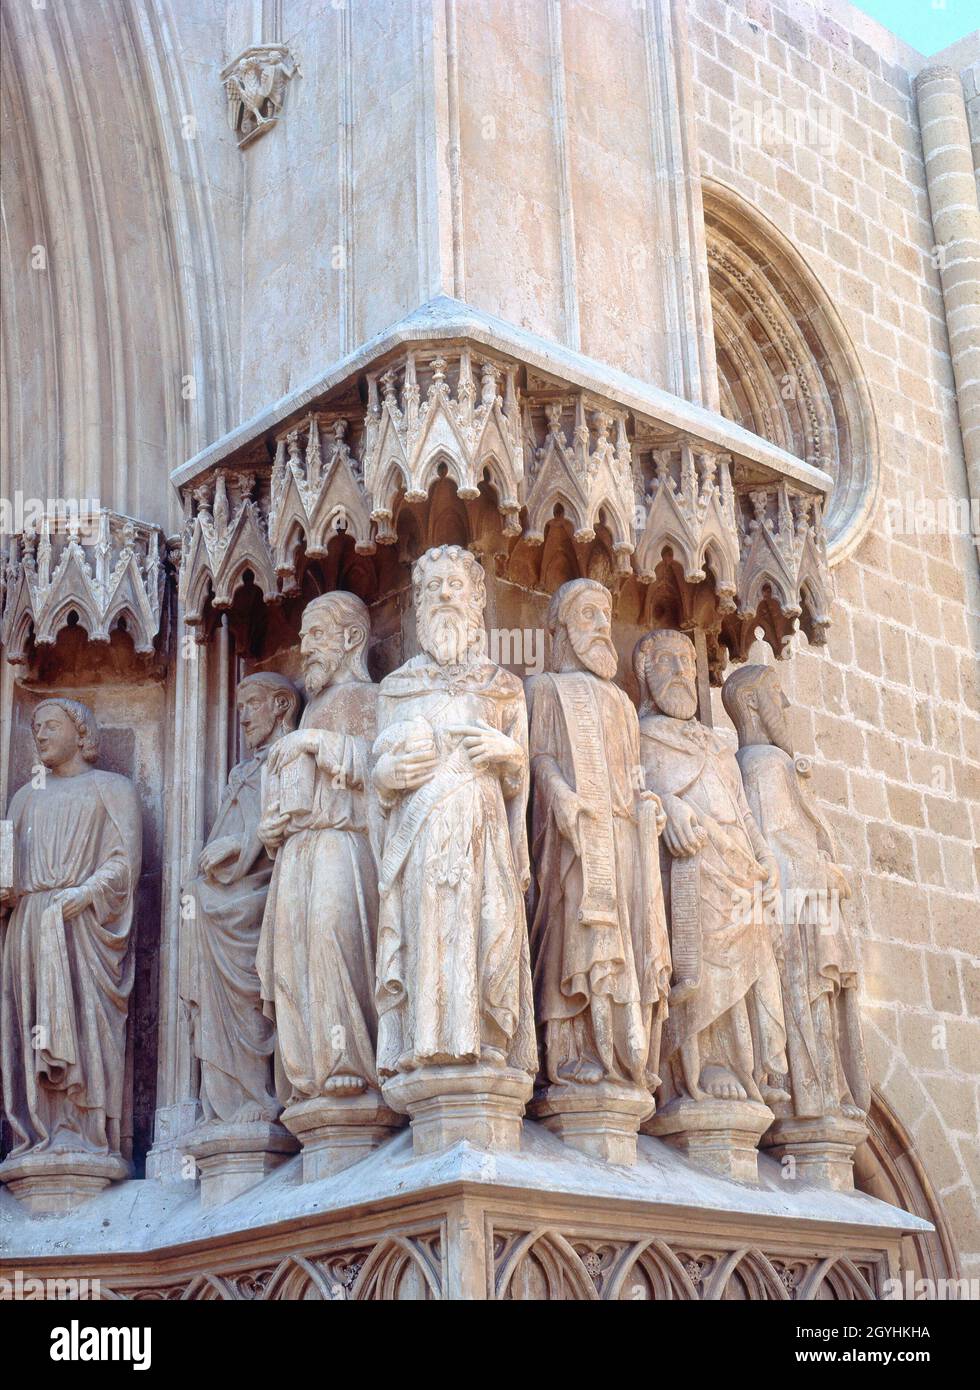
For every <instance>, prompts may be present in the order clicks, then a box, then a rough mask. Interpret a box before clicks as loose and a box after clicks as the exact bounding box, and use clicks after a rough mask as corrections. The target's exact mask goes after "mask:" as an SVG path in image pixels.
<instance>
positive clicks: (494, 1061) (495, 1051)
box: [480, 1043, 507, 1067]
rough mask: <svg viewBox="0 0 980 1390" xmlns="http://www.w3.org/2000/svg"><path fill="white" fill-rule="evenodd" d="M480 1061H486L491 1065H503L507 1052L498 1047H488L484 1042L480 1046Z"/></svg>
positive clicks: (505, 1061) (504, 1064)
mask: <svg viewBox="0 0 980 1390" xmlns="http://www.w3.org/2000/svg"><path fill="white" fill-rule="evenodd" d="M480 1061H481V1062H486V1063H487V1064H488V1065H489V1066H491V1067H505V1066H506V1065H507V1054H506V1053H505V1052H504V1051H503V1050H502V1049H501V1048H499V1047H488V1046H487V1044H486V1043H484V1044H483V1046H482V1047H481V1048H480Z"/></svg>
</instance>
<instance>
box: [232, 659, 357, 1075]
mask: <svg viewBox="0 0 980 1390" xmlns="http://www.w3.org/2000/svg"><path fill="white" fill-rule="evenodd" d="M377 694H378V687H377V686H376V685H373V684H371V683H370V682H368V681H350V682H347V683H345V684H341V685H335V686H329V687H328V688H327V689H326V690H324V691H322V692H321V693H320V694H318V695H317V696H316V697H315V698H314V699H313V700H312V701H311V702H310V704H309V705H307V707H306V709H305V710H304V712H303V718H302V720H301V723H300V728H301V729H316V730H318V731H319V733H320V748H319V751H318V753H317V755H316V756H315V757H313V756H312V755H310V754H302V755H301V756H300V757H299V758H298V759H296V760H295V761H294V762H293V763H291V764H289V765H288V766H287V767H286V768H284V769H283V770H282V772H281V773H280V774H278V775H277V776H276V777H269V778H268V779H267V786H266V790H265V792H264V797H263V810H264V813H268V812H269V810H270V807H271V806H272V805H273V804H274V803H277V804H279V805H281V807H282V809H283V810H284V811H287V810H288V812H289V822H288V825H287V827H286V838H285V840H284V842H283V844H282V845H281V846H280V848H279V850H278V851H277V853H276V856H275V864H274V867H273V873H272V882H271V884H270V886H269V896H268V900H267V902H266V908H265V915H264V918H263V922H262V934H261V938H260V941H259V952H258V971H259V978H260V980H261V982H262V998H263V1000H264V1001H265V1009H266V1013H267V1015H268V1016H269V1017H270V1018H274V1019H275V1021H276V1028H277V1032H278V1050H279V1058H280V1061H281V1064H282V1069H283V1071H284V1072H285V1075H286V1078H287V1080H288V1083H289V1086H290V1087H291V1090H292V1099H294V1100H304V1099H309V1098H312V1097H314V1096H320V1095H323V1094H324V1089H325V1083H326V1081H327V1079H328V1078H329V1077H331V1076H335V1075H338V1076H340V1075H343V1076H361V1077H364V1078H365V1080H367V1082H368V1083H369V1084H370V1085H373V1086H376V1085H377V1071H376V1066H375V1036H376V1029H377V1022H376V1011H375V1003H374V957H375V940H376V931H377V921H378V888H377V883H378V870H377V865H376V863H375V860H374V855H373V852H372V846H371V838H370V835H369V832H368V815H369V807H368V798H367V785H368V781H367V779H368V755H369V752H370V748H371V744H372V741H373V739H374V732H375V714H376V705H377ZM287 737H288V735H287ZM335 767H336V768H339V770H340V771H339V775H336V774H335V772H334V769H335Z"/></svg>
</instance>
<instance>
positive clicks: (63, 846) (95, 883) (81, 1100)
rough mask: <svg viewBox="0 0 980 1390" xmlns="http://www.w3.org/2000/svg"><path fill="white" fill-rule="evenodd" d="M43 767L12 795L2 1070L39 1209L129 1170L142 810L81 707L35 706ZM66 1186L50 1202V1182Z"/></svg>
mask: <svg viewBox="0 0 980 1390" xmlns="http://www.w3.org/2000/svg"><path fill="white" fill-rule="evenodd" d="M32 727H33V732H34V741H35V744H36V746H37V753H38V757H39V759H40V763H41V766H40V767H38V768H37V769H36V772H35V777H34V778H33V780H32V781H31V783H29V784H28V785H25V786H23V787H21V788H20V790H19V791H18V792H17V793H16V794H15V796H14V798H13V800H12V802H11V805H10V812H9V818H10V821H11V822H12V824H13V836H14V850H15V855H14V858H15V864H14V873H13V880H14V882H13V886H12V888H8V889H5V890H4V892H3V901H4V904H5V905H6V906H8V907H12V909H13V911H12V915H11V917H10V920H9V921H8V922H7V924H6V929H5V931H4V938H3V961H2V971H0V1065H2V1075H3V1103H4V1108H5V1111H6V1116H7V1121H8V1123H9V1125H10V1129H11V1132H12V1135H13V1146H12V1148H11V1152H10V1155H9V1157H8V1158H7V1160H6V1162H5V1163H4V1164H3V1165H2V1168H0V1179H2V1180H3V1181H4V1182H7V1183H9V1184H10V1186H11V1189H12V1190H13V1191H15V1192H16V1193H17V1194H18V1195H21V1196H23V1197H24V1198H25V1200H27V1201H28V1203H29V1204H31V1205H33V1206H35V1209H37V1210H53V1209H56V1207H55V1206H52V1205H45V1203H46V1201H48V1198H49V1197H50V1200H51V1202H55V1201H61V1202H63V1203H67V1204H68V1205H71V1203H72V1200H73V1191H72V1189H73V1184H74V1185H75V1190H74V1198H75V1199H80V1197H82V1196H86V1195H91V1193H92V1192H94V1191H98V1190H99V1188H100V1187H104V1186H105V1185H106V1184H107V1183H108V1182H109V1181H111V1180H113V1179H116V1178H121V1177H124V1176H125V1175H126V1172H127V1166H126V1164H125V1163H123V1161H122V1159H121V1157H120V1143H121V1137H122V1130H121V1126H122V1119H123V1078H124V1075H125V1070H126V1020H127V1014H128V1010H129V996H130V991H131V989H132V985H133V969H134V961H133V951H132V943H131V939H130V938H131V931H132V925H133V900H134V895H135V892H136V885H137V880H138V878H139V872H140V856H141V840H140V827H141V814H140V807H139V803H138V801H137V799H136V792H135V790H134V788H133V784H132V783H131V782H130V781H129V780H128V779H127V778H125V777H121V776H119V775H118V774H116V773H114V772H104V771H102V770H101V769H99V768H97V767H94V766H93V764H94V763H95V760H96V758H97V757H98V749H99V731H98V726H97V724H96V722H95V717H94V715H93V714H92V711H91V710H90V709H89V708H88V707H87V706H86V705H83V704H80V703H79V702H78V701H77V700H69V699H62V698H60V697H59V698H56V699H47V700H43V701H42V702H41V703H40V704H39V705H38V706H37V708H36V709H35V711H34V717H33V721H32ZM49 1183H50V1184H54V1185H55V1186H57V1188H58V1196H57V1198H55V1196H54V1195H53V1190H52V1193H51V1194H48V1197H46V1195H45V1190H44V1189H45V1185H46V1184H49Z"/></svg>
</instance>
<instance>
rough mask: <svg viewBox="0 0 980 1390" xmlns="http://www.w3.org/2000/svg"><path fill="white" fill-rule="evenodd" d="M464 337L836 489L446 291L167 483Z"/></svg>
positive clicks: (777, 474)
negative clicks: (378, 373)
mask: <svg viewBox="0 0 980 1390" xmlns="http://www.w3.org/2000/svg"><path fill="white" fill-rule="evenodd" d="M461 340H462V341H467V342H470V343H472V344H474V345H477V346H481V347H484V348H490V349H492V350H494V351H497V352H502V353H505V354H508V355H510V356H513V357H515V358H517V359H518V360H519V361H521V362H522V363H524V364H526V365H527V366H530V367H533V368H537V369H538V370H539V371H543V372H547V373H549V374H553V375H557V376H559V377H560V378H562V379H563V380H564V381H565V382H566V383H567V384H568V385H570V386H574V387H578V388H580V389H582V390H584V391H588V392H591V393H593V394H596V395H599V396H603V397H605V398H606V399H607V400H609V401H611V402H613V403H615V404H617V405H619V406H622V407H623V408H625V409H626V410H629V411H632V412H633V413H634V414H636V415H638V416H640V417H642V418H643V419H647V420H652V421H655V422H656V423H657V424H658V425H662V426H666V427H667V428H669V429H672V430H677V431H680V432H681V433H683V434H685V435H689V436H690V437H691V438H693V439H696V440H700V441H703V442H704V443H705V444H709V445H711V446H713V447H714V448H717V449H721V450H724V451H729V452H731V453H732V454H734V455H735V457H736V458H738V459H742V460H744V461H746V462H748V463H750V464H753V465H754V466H755V467H756V468H758V469H759V470H761V471H762V472H763V473H764V474H765V475H766V476H767V477H769V478H771V479H773V480H777V481H779V480H784V481H787V482H790V483H792V484H794V485H795V486H797V487H799V488H801V489H802V490H803V491H804V492H808V493H813V494H815V495H817V496H822V495H826V494H829V492H830V491H831V488H832V487H833V479H832V478H831V476H830V474H829V473H825V472H823V471H822V470H821V469H819V468H814V467H813V466H812V464H808V463H804V462H803V460H802V459H799V458H797V457H796V456H795V455H794V454H790V453H787V451H786V450H785V449H780V448H779V447H778V446H777V445H775V444H770V443H769V441H768V440H766V439H762V438H761V437H760V436H759V435H755V434H752V433H751V432H750V431H749V430H746V429H743V428H742V426H741V425H736V424H734V423H733V422H732V421H730V420H726V419H725V418H724V416H722V415H718V414H715V412H714V411H710V410H706V409H705V408H704V407H703V406H697V405H693V404H692V403H691V402H690V401H686V400H683V399H682V398H681V397H680V396H674V395H672V394H671V393H670V392H669V391H664V390H663V389H662V388H660V387H658V386H652V385H650V384H649V383H648V382H645V381H641V380H640V379H639V378H638V377H633V376H630V375H629V374H628V373H626V372H621V371H619V370H618V369H617V368H615V367H610V366H607V365H606V364H605V363H602V362H597V361H596V360H595V359H593V358H591V357H586V356H585V355H584V354H583V353H580V352H576V351H575V350H574V349H572V348H568V347H564V346H563V345H562V344H560V343H555V342H551V341H549V340H548V339H546V338H541V337H539V336H538V335H537V334H536V333H530V332H529V331H528V330H527V329H525V328H519V327H517V325H515V324H512V323H508V322H507V321H506V320H505V319H500V318H496V317H495V316H494V315H492V314H486V313H484V312H483V311H482V310H480V309H474V308H472V307H471V306H470V305H468V304H465V303H463V302H462V301H461V300H458V299H449V298H448V297H445V296H440V297H439V298H436V299H432V300H429V301H428V303H426V304H423V305H421V306H420V307H419V308H418V309H415V310H413V311H412V313H410V314H408V315H406V317H405V318H403V319H400V320H399V321H398V322H397V323H395V324H393V325H392V326H391V327H390V328H386V329H384V330H383V331H382V332H381V333H378V334H376V335H375V336H374V337H373V338H370V339H369V340H368V341H367V342H365V343H362V344H361V346H360V347H357V348H355V349H354V351H353V352H351V353H349V354H348V355H347V356H346V357H344V358H341V359H340V361H339V362H336V363H335V364H334V365H333V366H332V367H330V368H328V370H327V371H325V372H323V373H322V374H321V375H320V376H318V377H316V378H315V379H314V380H313V381H310V382H308V383H307V384H306V385H305V386H301V387H298V388H297V389H296V390H295V391H291V392H290V393H289V394H288V395H286V396H283V397H281V399H280V400H278V401H275V402H273V404H272V405H270V406H268V407H267V408H266V409H265V410H263V411H260V412H259V414H258V415H255V416H253V417H252V419H251V420H246V421H245V422H244V423H243V424H241V425H239V426H238V427H237V428H236V429H233V430H231V431H229V433H228V434H225V435H223V436H222V437H221V438H220V439H218V440H216V441H215V442H214V443H213V444H210V445H208V447H207V448H206V449H202V450H201V452H200V453H198V454H196V455H195V456H194V457H193V458H192V459H189V460H188V461H187V462H186V463H183V464H181V465H180V466H179V467H178V468H175V469H173V471H172V472H171V474H170V480H171V482H172V483H173V485H174V486H175V487H177V488H182V487H187V486H188V485H189V484H191V483H193V482H194V481H195V480H197V479H199V478H202V477H203V476H204V475H206V474H207V473H208V472H209V470H211V469H213V468H215V467H217V466H218V465H220V464H224V463H225V462H227V461H228V460H230V459H231V458H232V456H233V455H235V454H237V453H238V452H239V451H241V450H243V449H246V448H247V447H248V446H249V445H251V444H254V443H255V442H256V440H259V439H261V438H262V437H263V436H264V435H266V434H268V433H269V432H270V431H272V430H277V429H280V428H282V426H283V424H284V423H285V422H286V421H287V420H288V419H289V418H290V417H291V416H298V415H300V414H302V413H303V412H304V410H305V411H307V412H308V410H309V409H310V407H311V406H312V405H313V403H315V402H316V401H317V400H318V399H319V398H320V397H321V396H323V395H325V394H326V393H327V392H328V391H332V390H333V389H334V388H335V387H337V386H340V385H342V384H343V383H344V382H345V381H347V380H348V378H350V377H352V376H354V375H356V374H357V373H358V372H362V371H364V370H365V369H367V368H368V367H369V366H370V365H371V364H372V363H374V362H376V361H377V360H378V359H380V358H382V357H383V356H384V355H385V354H386V353H389V352H393V351H394V350H396V349H397V348H399V347H402V346H406V345H408V346H410V345H411V344H413V343H418V342H423V341H425V342H429V343H435V342H442V341H444V342H447V343H448V342H458V341H461Z"/></svg>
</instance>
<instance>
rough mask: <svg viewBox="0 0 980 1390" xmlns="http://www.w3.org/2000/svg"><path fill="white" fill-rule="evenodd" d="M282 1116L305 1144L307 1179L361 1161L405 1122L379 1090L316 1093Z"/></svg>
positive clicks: (305, 1178)
mask: <svg viewBox="0 0 980 1390" xmlns="http://www.w3.org/2000/svg"><path fill="white" fill-rule="evenodd" d="M280 1119H281V1120H282V1123H283V1124H284V1125H285V1126H286V1128H287V1129H288V1130H289V1132H290V1134H292V1135H294V1136H295V1137H296V1138H297V1139H298V1140H299V1142H300V1144H301V1145H302V1146H303V1181H304V1182H317V1181H319V1179H320V1178H329V1177H331V1176H332V1175H333V1174H334V1173H339V1172H340V1171H341V1169H343V1168H349V1167H350V1165H351V1164H352V1163H358V1162H360V1160H361V1159H362V1158H366V1157H367V1155H368V1154H369V1153H370V1152H371V1150H372V1149H376V1148H377V1147H378V1145H379V1144H381V1143H383V1142H384V1140H385V1139H388V1138H390V1137H391V1135H392V1134H393V1133H394V1131H395V1130H396V1129H399V1128H400V1127H401V1126H402V1125H403V1124H404V1120H403V1118H402V1116H401V1115H396V1114H395V1112H394V1111H393V1110H389V1109H388V1107H387V1106H386V1105H384V1104H383V1102H382V1100H381V1096H380V1095H379V1093H378V1092H377V1091H375V1090H369V1091H365V1092H364V1093H363V1094H362V1095H358V1096H314V1097H313V1098H312V1099H310V1100H303V1101H299V1102H298V1103H297V1104H296V1105H290V1106H288V1107H287V1109H285V1110H284V1111H283V1112H282V1115H281V1116H280Z"/></svg>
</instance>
